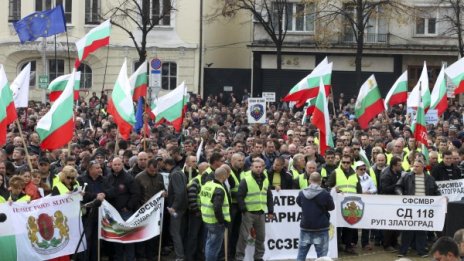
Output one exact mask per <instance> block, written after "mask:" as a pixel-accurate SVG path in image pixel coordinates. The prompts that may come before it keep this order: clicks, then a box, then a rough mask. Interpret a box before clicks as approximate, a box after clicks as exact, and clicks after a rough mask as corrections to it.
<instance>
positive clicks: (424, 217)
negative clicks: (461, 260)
mask: <svg viewBox="0 0 464 261" xmlns="http://www.w3.org/2000/svg"><path fill="white" fill-rule="evenodd" d="M446 210H447V204H446V198H445V197H443V196H396V195H393V196H389V195H366V194H342V193H338V194H337V195H336V196H335V211H336V213H337V221H338V223H337V227H349V228H363V229H389V230H426V231H442V230H443V225H444V223H445V214H446Z"/></svg>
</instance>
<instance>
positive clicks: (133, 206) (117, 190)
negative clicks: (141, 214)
mask: <svg viewBox="0 0 464 261" xmlns="http://www.w3.org/2000/svg"><path fill="white" fill-rule="evenodd" d="M106 182H107V183H108V186H109V190H108V195H106V197H105V199H106V200H108V202H109V203H110V204H111V205H113V206H114V208H116V210H118V211H121V210H122V209H124V208H126V209H127V210H128V211H131V212H134V211H136V210H137V209H138V206H139V201H140V190H139V189H138V187H137V184H136V183H135V180H134V177H132V176H131V175H130V174H128V173H127V172H126V171H125V170H124V169H123V170H122V171H121V172H120V173H118V175H115V173H114V171H112V172H111V173H110V174H109V175H108V176H107V177H106Z"/></svg>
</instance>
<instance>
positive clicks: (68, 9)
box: [35, 0, 73, 25]
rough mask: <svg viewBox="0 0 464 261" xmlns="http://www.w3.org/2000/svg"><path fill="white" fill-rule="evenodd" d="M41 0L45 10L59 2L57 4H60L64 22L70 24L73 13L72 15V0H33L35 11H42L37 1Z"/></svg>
mask: <svg viewBox="0 0 464 261" xmlns="http://www.w3.org/2000/svg"><path fill="white" fill-rule="evenodd" d="M43 1H45V10H49V9H51V8H54V7H55V6H56V5H57V2H59V3H58V4H62V5H63V11H64V18H65V20H66V24H67V25H71V24H72V20H73V15H72V10H73V8H72V4H73V1H72V0H35V11H44V10H43V9H42V6H40V7H39V5H38V2H40V3H43ZM68 1H69V2H68ZM42 5H43V4H42ZM68 16H69V21H68Z"/></svg>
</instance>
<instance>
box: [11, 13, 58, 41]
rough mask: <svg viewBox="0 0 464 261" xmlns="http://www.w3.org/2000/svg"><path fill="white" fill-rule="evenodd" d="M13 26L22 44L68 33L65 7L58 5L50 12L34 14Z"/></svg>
mask: <svg viewBox="0 0 464 261" xmlns="http://www.w3.org/2000/svg"><path fill="white" fill-rule="evenodd" d="M13 25H14V28H15V30H16V32H17V33H18V36H19V40H20V41H21V43H25V42H28V41H34V40H36V39H37V38H39V37H46V36H51V35H55V34H59V33H62V32H66V20H65V18H64V11H63V6H61V5H58V6H56V7H55V8H53V9H50V10H46V11H43V12H35V13H32V14H30V15H28V16H26V17H24V18H23V19H21V20H19V21H17V22H15V23H14V24H13Z"/></svg>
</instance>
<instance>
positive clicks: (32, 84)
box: [18, 61, 36, 88]
mask: <svg viewBox="0 0 464 261" xmlns="http://www.w3.org/2000/svg"><path fill="white" fill-rule="evenodd" d="M29 62H30V63H31V78H30V79H29V86H30V87H31V88H34V87H35V75H36V62H35V61H26V62H25V63H23V64H22V65H21V66H20V68H19V72H21V71H22V70H23V69H24V67H26V65H27V64H28V63H29ZM19 72H18V74H19Z"/></svg>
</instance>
